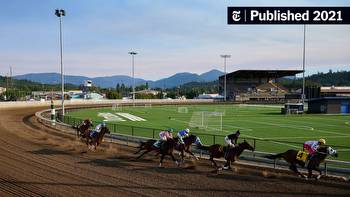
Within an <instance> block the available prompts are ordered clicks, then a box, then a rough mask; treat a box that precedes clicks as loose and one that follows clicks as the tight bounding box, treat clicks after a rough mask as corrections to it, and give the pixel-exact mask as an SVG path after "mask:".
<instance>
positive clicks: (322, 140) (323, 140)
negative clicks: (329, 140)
mask: <svg viewBox="0 0 350 197" xmlns="http://www.w3.org/2000/svg"><path fill="white" fill-rule="evenodd" d="M318 142H319V143H320V144H322V145H324V144H326V140H325V139H320V140H318Z"/></svg>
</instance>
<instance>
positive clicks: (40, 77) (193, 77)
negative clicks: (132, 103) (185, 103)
mask: <svg viewBox="0 0 350 197" xmlns="http://www.w3.org/2000/svg"><path fill="white" fill-rule="evenodd" d="M223 74H224V73H223V72H221V71H219V70H211V71H208V72H205V73H203V74H200V75H198V74H195V73H189V72H182V73H177V74H175V75H172V76H170V77H168V78H163V79H160V80H156V81H152V80H145V79H141V78H135V84H136V85H141V84H145V83H148V85H149V87H151V88H157V87H158V88H172V87H176V86H179V85H182V84H185V83H189V82H210V81H214V80H217V79H218V78H219V76H221V75H223ZM14 78H15V79H26V80H29V81H34V82H38V83H42V84H59V83H61V75H60V74H59V73H29V74H25V75H17V76H15V77H14ZM64 80H65V83H70V84H74V85H80V84H83V83H84V80H92V83H93V84H94V85H95V86H100V87H102V88H110V87H115V86H116V85H117V84H118V83H119V84H125V85H126V86H132V82H133V80H132V77H129V76H126V75H114V76H105V77H94V78H90V77H85V76H74V75H65V76H64Z"/></svg>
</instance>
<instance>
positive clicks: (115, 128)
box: [113, 124, 117, 133]
mask: <svg viewBox="0 0 350 197" xmlns="http://www.w3.org/2000/svg"><path fill="white" fill-rule="evenodd" d="M113 131H114V132H115V133H117V126H116V124H113Z"/></svg>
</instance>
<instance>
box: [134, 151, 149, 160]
mask: <svg viewBox="0 0 350 197" xmlns="http://www.w3.org/2000/svg"><path fill="white" fill-rule="evenodd" d="M149 152H150V150H146V151H145V152H143V153H142V154H141V155H139V156H138V157H136V159H140V158H141V157H142V156H143V155H144V154H146V153H149Z"/></svg>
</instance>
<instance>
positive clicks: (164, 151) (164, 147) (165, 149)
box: [159, 139, 179, 167]
mask: <svg viewBox="0 0 350 197" xmlns="http://www.w3.org/2000/svg"><path fill="white" fill-rule="evenodd" d="M175 146H176V142H175V140H174V139H168V140H167V141H165V142H164V143H162V144H161V145H160V149H159V153H160V154H161V157H160V162H159V167H162V164H163V159H164V157H165V155H169V156H170V157H171V158H172V159H173V161H175V163H176V165H177V166H179V162H178V161H177V160H176V159H175V157H174V154H173V151H174V148H175Z"/></svg>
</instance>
